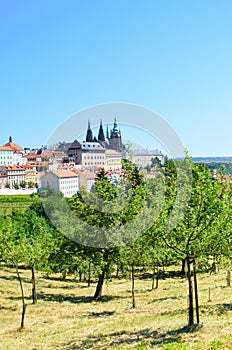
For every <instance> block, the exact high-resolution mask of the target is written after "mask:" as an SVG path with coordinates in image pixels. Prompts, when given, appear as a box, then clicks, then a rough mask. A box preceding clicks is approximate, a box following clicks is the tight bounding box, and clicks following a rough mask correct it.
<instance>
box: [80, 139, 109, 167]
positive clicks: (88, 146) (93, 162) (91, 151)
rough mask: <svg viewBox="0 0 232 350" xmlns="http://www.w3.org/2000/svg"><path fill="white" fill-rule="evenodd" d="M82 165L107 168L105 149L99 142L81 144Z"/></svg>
mask: <svg viewBox="0 0 232 350" xmlns="http://www.w3.org/2000/svg"><path fill="white" fill-rule="evenodd" d="M81 165H83V166H85V167H87V168H95V167H105V148H104V147H103V146H102V145H101V144H100V143H99V142H85V141H83V142H81Z"/></svg>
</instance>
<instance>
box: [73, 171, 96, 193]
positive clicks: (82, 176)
mask: <svg viewBox="0 0 232 350" xmlns="http://www.w3.org/2000/svg"><path fill="white" fill-rule="evenodd" d="M76 173H77V174H78V176H79V185H80V188H81V187H84V188H85V189H86V190H87V191H88V192H90V191H91V189H92V187H93V185H94V184H95V181H96V175H95V174H94V173H93V172H92V171H89V170H84V171H76Z"/></svg>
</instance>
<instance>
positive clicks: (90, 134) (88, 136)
mask: <svg viewBox="0 0 232 350" xmlns="http://www.w3.org/2000/svg"><path fill="white" fill-rule="evenodd" d="M86 142H93V132H92V130H91V127H90V121H88V129H87V133H86Z"/></svg>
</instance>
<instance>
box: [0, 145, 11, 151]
mask: <svg viewBox="0 0 232 350" xmlns="http://www.w3.org/2000/svg"><path fill="white" fill-rule="evenodd" d="M0 151H13V149H11V148H10V147H7V146H0Z"/></svg>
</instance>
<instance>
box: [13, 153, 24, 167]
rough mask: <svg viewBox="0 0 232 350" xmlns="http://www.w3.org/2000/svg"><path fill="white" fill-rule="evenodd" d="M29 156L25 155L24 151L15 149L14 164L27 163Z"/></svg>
mask: <svg viewBox="0 0 232 350" xmlns="http://www.w3.org/2000/svg"><path fill="white" fill-rule="evenodd" d="M26 164H27V158H26V157H24V156H23V154H22V152H19V151H14V153H13V160H12V165H26Z"/></svg>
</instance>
